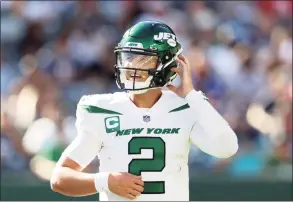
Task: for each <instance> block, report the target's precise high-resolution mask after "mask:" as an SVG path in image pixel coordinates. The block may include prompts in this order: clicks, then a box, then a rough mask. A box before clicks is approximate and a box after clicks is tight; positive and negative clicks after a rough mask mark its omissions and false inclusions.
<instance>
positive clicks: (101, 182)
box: [94, 172, 110, 192]
mask: <svg viewBox="0 0 293 202" xmlns="http://www.w3.org/2000/svg"><path fill="white" fill-rule="evenodd" d="M109 174H110V173H107V172H101V173H96V174H95V178H94V183H95V188H96V190H97V192H104V191H109V185H108V179H109Z"/></svg>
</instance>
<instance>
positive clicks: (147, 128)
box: [64, 91, 237, 201]
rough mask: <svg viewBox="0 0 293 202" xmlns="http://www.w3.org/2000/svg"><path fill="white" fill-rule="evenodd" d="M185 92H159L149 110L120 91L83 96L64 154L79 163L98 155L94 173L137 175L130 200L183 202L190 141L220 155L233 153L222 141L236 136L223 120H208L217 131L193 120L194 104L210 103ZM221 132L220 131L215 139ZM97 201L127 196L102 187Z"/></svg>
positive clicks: (197, 113)
mask: <svg viewBox="0 0 293 202" xmlns="http://www.w3.org/2000/svg"><path fill="white" fill-rule="evenodd" d="M191 94H192V95H188V96H191V98H186V99H183V98H180V97H178V96H177V95H175V94H174V93H172V92H170V91H163V94H162V96H161V98H160V99H159V100H158V101H157V103H156V104H155V105H154V106H153V107H152V108H150V109H144V108H138V107H136V106H135V104H134V103H133V102H132V101H131V100H130V99H129V97H128V95H127V94H126V93H120V92H119V93H114V94H104V95H91V96H84V97H82V99H81V100H80V102H79V104H78V107H77V122H76V127H77V130H78V137H77V138H76V139H75V140H74V142H73V143H72V144H71V145H70V146H69V147H68V148H67V149H66V150H65V152H64V155H66V156H67V157H69V158H71V159H72V160H74V161H76V162H77V163H78V164H80V165H81V166H82V167H85V166H87V165H88V164H89V163H90V162H91V161H92V160H93V159H94V158H95V156H96V155H98V157H99V159H100V168H99V172H129V173H132V174H135V175H141V176H142V180H143V181H144V192H143V193H142V194H141V195H140V196H138V197H137V198H136V199H135V200H137V201H152V200H156V201H188V200H189V177H188V153H189V147H190V144H191V143H194V144H196V145H198V146H199V148H201V149H202V150H203V151H205V152H207V153H210V154H211V155H214V156H217V155H218V156H219V157H221V156H222V157H224V156H225V155H226V154H227V156H231V155H232V154H233V152H234V153H235V151H234V150H235V149H234V148H235V146H233V143H231V145H232V146H230V147H229V145H228V144H230V143H229V141H230V142H231V141H232V140H231V138H232V139H233V138H234V139H233V140H235V138H236V136H235V134H234V133H233V131H232V130H231V129H230V127H229V126H228V124H226V122H225V121H224V119H222V120H220V122H221V121H222V122H223V123H222V125H220V126H218V127H217V126H216V125H217V123H213V122H211V123H210V128H212V127H213V124H214V125H215V126H216V127H215V129H218V130H219V131H218V133H216V134H213V136H211V135H209V134H210V133H212V132H213V130H211V131H209V129H206V127H205V123H204V124H200V122H201V121H203V122H204V121H205V119H202V120H201V119H199V117H198V116H201V114H200V113H202V109H196V106H198V107H200V108H201V107H203V106H202V105H201V104H202V103H206V105H210V104H209V103H208V101H206V100H205V99H206V97H205V96H204V95H202V94H201V93H198V92H195V91H194V92H192V93H191ZM190 102H198V103H197V105H196V103H193V104H190ZM191 105H193V107H192V106H191ZM211 108H212V107H211ZM196 110H197V111H196ZM213 113H216V111H215V112H213ZM213 115H214V117H215V116H217V115H215V114H213ZM219 117H220V116H219ZM217 118H218V117H217ZM220 118H221V117H220ZM210 121H213V120H210ZM221 129H223V130H221ZM221 132H222V133H221ZM222 134H226V135H225V137H224V136H221V138H220V135H222ZM219 138H220V139H225V141H226V142H225V144H226V145H219V144H220V142H219V143H217V142H216V143H215V140H217V141H218V140H219ZM229 138H230V139H229ZM234 142H235V141H234ZM221 144H222V143H221ZM234 145H235V144H234ZM236 145H237V139H236ZM233 149H234V150H233ZM236 150H237V148H236ZM100 200H101V201H107V200H115V201H124V200H128V199H126V198H123V197H121V196H118V195H116V194H114V193H112V192H110V191H105V192H101V193H100Z"/></svg>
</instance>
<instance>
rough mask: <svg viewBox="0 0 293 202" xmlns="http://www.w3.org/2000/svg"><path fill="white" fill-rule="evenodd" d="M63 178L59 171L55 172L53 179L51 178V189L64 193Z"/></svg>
mask: <svg viewBox="0 0 293 202" xmlns="http://www.w3.org/2000/svg"><path fill="white" fill-rule="evenodd" d="M62 184H63V183H62V179H61V177H60V174H59V173H58V172H56V171H55V172H54V173H53V175H52V177H51V179H50V187H51V190H52V191H54V192H57V193H61V194H62V191H61V190H62V186H63V185H62Z"/></svg>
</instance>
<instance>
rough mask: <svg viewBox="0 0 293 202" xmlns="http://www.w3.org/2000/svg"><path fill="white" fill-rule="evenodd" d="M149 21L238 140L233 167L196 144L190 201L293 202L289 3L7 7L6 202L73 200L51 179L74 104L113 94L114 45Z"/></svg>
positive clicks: (70, 132)
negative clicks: (180, 53) (170, 39)
mask: <svg viewBox="0 0 293 202" xmlns="http://www.w3.org/2000/svg"><path fill="white" fill-rule="evenodd" d="M142 20H160V21H163V22H165V23H167V24H168V25H170V26H171V27H172V28H173V29H174V31H175V33H177V36H178V38H179V40H180V42H181V43H182V44H183V47H184V54H185V55H186V56H187V57H188V58H189V60H190V63H191V65H192V66H191V68H192V75H193V79H194V85H195V88H196V89H201V90H202V91H203V92H205V94H206V95H207V96H208V97H209V98H210V100H211V103H212V104H213V105H214V106H215V108H216V109H217V110H218V111H219V112H220V113H221V114H222V115H223V116H224V117H225V118H226V119H227V121H228V122H229V123H230V124H231V126H232V127H233V129H234V130H235V132H236V133H237V135H238V138H239V144H240V149H239V152H238V153H237V155H236V156H234V157H233V158H231V159H228V160H221V159H215V158H213V157H210V156H208V155H206V154H204V153H203V152H201V151H199V150H198V149H197V148H196V147H192V149H191V152H190V176H191V179H190V183H191V190H190V193H191V200H277V201H278V200H279V201H280V200H290V199H292V192H291V188H292V187H291V183H292V2H291V1H235V2H232V1H231V2H229V1H206V2H203V1H64V2H62V1H29V2H28V1H26V2H24V1H1V200H27V201H28V200H70V198H69V197H65V196H61V195H60V194H57V193H53V192H52V191H51V190H50V188H49V183H48V179H49V178H50V175H51V172H52V169H53V167H54V165H55V163H56V161H57V160H58V158H59V156H60V154H61V153H62V151H63V149H64V148H65V147H66V146H67V145H68V144H69V143H70V141H72V139H73V138H74V137H75V135H76V130H75V126H74V122H75V107H76V104H77V102H78V100H79V99H80V97H81V96H82V95H85V94H96V93H109V92H114V91H117V90H118V89H117V87H116V84H115V82H114V80H113V72H114V67H113V65H114V55H113V47H114V46H115V45H116V43H117V42H118V40H119V39H120V37H121V36H122V34H123V32H124V31H125V30H126V29H127V28H128V27H129V26H131V25H133V24H134V23H136V22H138V21H142ZM211 127H212V126H211ZM97 166H98V160H97V159H96V160H95V161H94V162H93V163H92V164H91V165H90V166H88V168H87V171H88V172H95V171H96V169H97ZM178 194H180V193H178ZM96 199H97V196H96V195H95V196H91V197H82V198H75V199H74V200H96Z"/></svg>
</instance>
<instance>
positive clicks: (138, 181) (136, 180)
mask: <svg viewBox="0 0 293 202" xmlns="http://www.w3.org/2000/svg"><path fill="white" fill-rule="evenodd" d="M134 182H135V184H138V185H140V186H143V185H144V182H143V181H142V180H141V179H134Z"/></svg>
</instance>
